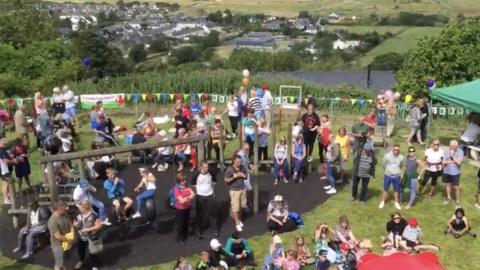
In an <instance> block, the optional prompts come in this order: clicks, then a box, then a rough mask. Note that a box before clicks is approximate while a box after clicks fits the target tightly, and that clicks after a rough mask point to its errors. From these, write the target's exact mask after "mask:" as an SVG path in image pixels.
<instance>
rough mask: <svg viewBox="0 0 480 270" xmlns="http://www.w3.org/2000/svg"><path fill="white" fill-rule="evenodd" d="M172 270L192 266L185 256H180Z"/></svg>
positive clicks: (190, 267) (190, 269) (189, 268)
mask: <svg viewBox="0 0 480 270" xmlns="http://www.w3.org/2000/svg"><path fill="white" fill-rule="evenodd" d="M174 270H192V266H191V265H190V264H189V263H188V261H187V258H185V257H180V258H178V260H177V263H176V264H175V268H174Z"/></svg>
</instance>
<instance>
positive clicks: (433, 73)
mask: <svg viewBox="0 0 480 270" xmlns="http://www.w3.org/2000/svg"><path fill="white" fill-rule="evenodd" d="M478 44H480V20H479V19H474V20H470V21H467V22H465V23H464V24H451V25H449V26H447V27H446V28H445V29H444V30H443V31H442V32H441V33H440V34H439V35H437V36H432V37H429V38H423V39H422V40H420V41H419V43H418V45H417V49H416V50H415V51H413V52H412V53H411V54H410V55H409V56H408V57H407V59H406V60H405V62H404V63H403V66H402V68H401V69H400V70H399V71H398V72H397V74H396V81H397V88H398V89H399V90H400V91H402V92H403V93H408V94H416V95H423V94H428V93H429V90H428V89H426V88H425V82H426V81H427V80H428V79H430V78H432V79H434V80H435V81H436V83H437V86H448V85H452V84H456V83H461V82H465V81H470V80H473V79H474V78H478V77H480V58H479V57H478V55H480V46H478Z"/></svg>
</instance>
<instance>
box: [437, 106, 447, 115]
mask: <svg viewBox="0 0 480 270" xmlns="http://www.w3.org/2000/svg"><path fill="white" fill-rule="evenodd" d="M438 114H440V115H441V116H445V115H446V114H447V108H445V107H440V108H439V109H438Z"/></svg>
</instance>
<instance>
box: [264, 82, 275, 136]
mask: <svg viewBox="0 0 480 270" xmlns="http://www.w3.org/2000/svg"><path fill="white" fill-rule="evenodd" d="M272 106H273V97H272V93H271V92H270V90H268V88H266V87H265V89H263V98H262V109H263V114H264V116H265V122H266V125H267V127H270V122H271V119H272Z"/></svg>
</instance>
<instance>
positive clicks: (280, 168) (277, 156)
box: [273, 136, 288, 185]
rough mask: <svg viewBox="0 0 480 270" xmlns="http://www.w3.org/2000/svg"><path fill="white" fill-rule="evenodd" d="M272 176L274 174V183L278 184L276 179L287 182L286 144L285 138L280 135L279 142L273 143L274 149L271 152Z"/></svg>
mask: <svg viewBox="0 0 480 270" xmlns="http://www.w3.org/2000/svg"><path fill="white" fill-rule="evenodd" d="M273 155H274V158H273V176H274V182H273V184H274V185H278V180H279V179H280V180H283V182H285V183H288V180H287V172H288V162H287V155H288V146H287V138H285V136H282V138H280V142H278V143H277V144H276V145H275V151H274V153H273Z"/></svg>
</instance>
